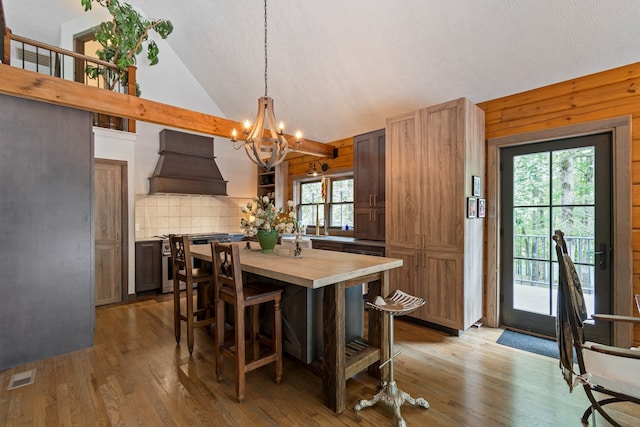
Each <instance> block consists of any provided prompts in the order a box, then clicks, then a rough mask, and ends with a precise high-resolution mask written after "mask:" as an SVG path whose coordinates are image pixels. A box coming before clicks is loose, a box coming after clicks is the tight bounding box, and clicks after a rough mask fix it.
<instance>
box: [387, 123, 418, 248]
mask: <svg viewBox="0 0 640 427" xmlns="http://www.w3.org/2000/svg"><path fill="white" fill-rule="evenodd" d="M419 134H420V121H419V113H418V112H414V113H410V114H404V115H402V116H397V117H393V118H390V119H387V128H386V149H385V159H386V168H385V173H386V177H387V179H386V185H387V187H386V193H385V194H386V197H385V199H386V209H385V213H386V215H385V216H386V227H385V229H386V239H385V241H386V245H387V247H390V246H398V247H406V248H420V247H421V239H422V236H421V235H422V228H421V221H422V219H421V217H422V215H424V214H425V213H424V212H423V211H422V199H421V191H420V188H421V186H422V182H421V169H422V166H421V164H420V153H421V150H422V147H421V144H420V139H419Z"/></svg>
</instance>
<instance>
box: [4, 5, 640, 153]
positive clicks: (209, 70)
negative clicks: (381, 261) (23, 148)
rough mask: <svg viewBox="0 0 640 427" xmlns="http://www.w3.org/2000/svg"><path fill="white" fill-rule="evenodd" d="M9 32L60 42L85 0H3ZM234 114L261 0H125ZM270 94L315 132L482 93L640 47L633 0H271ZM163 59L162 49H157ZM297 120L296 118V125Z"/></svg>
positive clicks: (242, 109) (246, 78)
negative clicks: (162, 25) (159, 22)
mask: <svg viewBox="0 0 640 427" xmlns="http://www.w3.org/2000/svg"><path fill="white" fill-rule="evenodd" d="M2 2H3V4H4V8H5V16H6V22H7V25H8V26H9V27H10V28H11V29H12V30H13V32H14V33H16V34H19V35H22V36H25V37H29V38H33V39H36V40H40V41H44V42H47V43H51V44H58V42H59V37H60V35H59V33H60V27H59V24H60V23H63V22H67V21H70V20H72V19H75V18H77V17H79V16H81V15H83V14H84V13H85V12H84V11H83V8H82V7H81V4H80V0H2ZM129 3H131V4H132V5H134V6H136V7H138V8H140V9H141V10H142V11H143V12H144V14H145V15H146V16H148V17H150V18H166V19H170V20H171V21H172V22H173V24H174V26H175V30H174V33H173V34H172V35H171V36H170V37H169V39H168V43H169V45H170V46H171V47H172V49H173V50H174V51H175V52H176V54H177V55H178V56H179V57H180V59H181V60H182V61H183V62H184V64H185V65H186V66H187V67H188V69H189V70H190V71H191V73H192V74H193V75H194V76H195V78H196V79H197V80H198V81H199V82H200V84H201V85H202V87H203V88H204V90H205V91H206V92H207V93H208V94H209V96H210V97H211V98H212V99H213V101H214V102H215V103H216V104H217V105H218V106H219V107H220V109H221V110H222V112H223V113H224V114H225V116H226V117H227V118H230V119H234V120H243V119H245V118H253V117H255V113H256V109H257V99H258V97H260V96H262V95H263V94H264V27H263V19H264V15H263V13H264V8H263V1H262V0H184V1H176V0H130V1H129ZM268 28H269V30H268V47H269V51H268V59H269V68H268V94H269V96H271V97H272V98H274V100H275V108H276V115H277V117H278V119H279V120H284V121H285V122H286V123H287V125H288V126H289V127H290V128H297V127H300V128H301V129H302V130H303V132H304V133H305V135H306V136H307V137H309V138H312V139H315V140H318V141H333V140H337V139H341V138H345V137H348V136H352V135H356V134H358V133H362V132H366V131H369V130H374V129H378V128H381V127H384V119H385V118H386V117H389V116H392V115H395V114H401V113H404V112H407V111H411V110H414V109H417V108H420V107H424V106H428V105H433V104H437V103H439V102H444V101H447V100H450V99H454V98H458V97H462V96H465V97H467V98H469V99H471V100H472V101H473V102H476V103H477V102H482V101H486V100H490V99H495V98H499V97H502V96H506V95H510V94H513V93H517V92H522V91H526V90H529V89H533V88H536V87H540V86H545V85H548V84H552V83H555V82H559V81H564V80H568V79H571V78H574V77H579V76H583V75H587V74H591V73H595V72H598V71H602V70H607V69H610V68H615V67H617V66H621V65H626V64H630V63H633V62H638V61H639V60H640V3H639V2H638V1H637V0H607V1H602V0H536V1H531V0H455V1H451V0H322V1H320V0H316V1H311V0H304V1H302V0H270V1H269V5H268ZM160 61H161V62H162V51H161V52H160ZM289 130H291V129H289Z"/></svg>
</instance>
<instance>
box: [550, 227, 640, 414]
mask: <svg viewBox="0 0 640 427" xmlns="http://www.w3.org/2000/svg"><path fill="white" fill-rule="evenodd" d="M553 240H555V242H556V255H557V256H558V267H559V273H560V274H559V277H558V315H557V317H556V338H557V341H558V349H559V351H560V369H561V370H562V374H563V376H564V379H565V381H566V382H567V384H568V385H569V389H570V390H572V389H573V387H575V386H577V385H578V384H582V386H583V388H584V391H585V393H586V394H587V398H588V399H589V402H591V406H589V407H588V408H587V409H586V411H585V412H584V414H583V415H582V422H583V423H584V424H588V423H589V416H590V415H591V414H592V413H593V414H595V412H596V411H597V412H598V413H600V415H602V417H603V418H604V419H606V420H607V421H608V422H610V423H611V424H612V425H613V426H620V424H619V423H618V422H616V421H615V420H614V419H613V418H612V417H611V415H609V414H608V413H607V412H606V411H605V409H604V408H603V406H604V405H608V404H610V403H615V402H633V403H636V404H640V351H638V350H631V349H627V348H619V347H613V346H608V345H602V344H598V343H594V342H589V341H586V340H585V336H584V325H583V322H584V321H585V320H587V309H586V306H585V302H584V295H583V293H582V286H581V285H580V279H579V278H578V274H577V273H576V269H575V266H574V264H573V261H572V260H571V257H570V256H569V254H568V253H567V244H566V242H565V240H564V233H563V232H562V231H560V230H556V231H555V234H554V236H553ZM591 317H592V318H593V319H595V320H596V322H597V321H621V322H630V323H635V324H640V318H638V317H631V316H616V315H613V314H593V315H592V316H591ZM572 349H575V354H576V359H577V361H578V369H579V371H578V372H574V369H575V368H574V361H573V351H572ZM574 376H575V378H574ZM594 392H598V393H602V394H604V395H605V396H607V397H606V398H601V399H600V400H598V397H596V396H595V395H594Z"/></svg>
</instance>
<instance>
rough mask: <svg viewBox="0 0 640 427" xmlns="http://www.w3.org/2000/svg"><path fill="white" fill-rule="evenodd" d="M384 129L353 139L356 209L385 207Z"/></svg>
mask: <svg viewBox="0 0 640 427" xmlns="http://www.w3.org/2000/svg"><path fill="white" fill-rule="evenodd" d="M384 136H385V131H384V129H380V130H377V131H374V132H369V133H365V134H362V135H358V136H355V137H354V138H353V160H354V172H353V178H354V185H355V207H356V208H367V207H377V206H384V177H385V175H384V169H385V165H384V158H385V156H384V150H385V147H384Z"/></svg>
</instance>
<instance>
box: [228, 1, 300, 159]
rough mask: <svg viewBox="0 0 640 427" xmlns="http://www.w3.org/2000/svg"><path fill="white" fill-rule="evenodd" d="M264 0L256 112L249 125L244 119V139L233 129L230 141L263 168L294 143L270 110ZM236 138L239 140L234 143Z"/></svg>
mask: <svg viewBox="0 0 640 427" xmlns="http://www.w3.org/2000/svg"><path fill="white" fill-rule="evenodd" d="M267 64H268V61H267V0H264V96H262V97H260V98H259V99H258V115H257V117H256V121H255V123H254V124H253V128H252V127H251V122H250V121H249V120H246V121H245V122H244V129H243V131H242V132H243V134H244V135H245V137H244V141H238V139H237V136H238V132H237V131H236V130H235V129H233V131H232V133H231V141H232V142H233V147H234V148H235V149H236V150H239V149H240V148H242V147H244V149H245V151H246V153H247V156H249V159H251V161H252V162H254V163H255V164H257V165H258V166H261V167H263V168H264V169H266V170H270V169H271V168H273V167H274V166H276V165H277V164H279V163H281V162H282V161H283V160H284V159H285V157H286V156H287V154H288V153H290V152H291V151H295V150H296V147H295V146H294V145H292V144H290V143H289V141H287V139H286V138H285V135H284V123H282V122H280V124H278V125H276V117H275V114H274V111H273V99H272V98H270V97H269V96H268V95H267ZM236 142H240V144H239V145H236ZM295 142H296V144H300V143H301V142H302V134H301V133H300V131H298V132H296V135H295Z"/></svg>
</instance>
